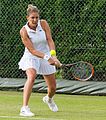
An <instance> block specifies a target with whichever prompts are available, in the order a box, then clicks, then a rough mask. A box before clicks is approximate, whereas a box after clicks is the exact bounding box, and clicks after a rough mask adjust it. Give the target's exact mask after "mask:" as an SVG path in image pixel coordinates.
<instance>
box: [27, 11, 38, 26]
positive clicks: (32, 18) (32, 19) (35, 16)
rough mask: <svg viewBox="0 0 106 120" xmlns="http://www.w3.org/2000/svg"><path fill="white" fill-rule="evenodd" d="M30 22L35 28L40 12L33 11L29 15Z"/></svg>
mask: <svg viewBox="0 0 106 120" xmlns="http://www.w3.org/2000/svg"><path fill="white" fill-rule="evenodd" d="M27 20H28V24H29V26H30V27H31V28H35V27H36V26H37V24H38V20H39V13H38V12H32V13H31V14H30V15H29V16H27Z"/></svg>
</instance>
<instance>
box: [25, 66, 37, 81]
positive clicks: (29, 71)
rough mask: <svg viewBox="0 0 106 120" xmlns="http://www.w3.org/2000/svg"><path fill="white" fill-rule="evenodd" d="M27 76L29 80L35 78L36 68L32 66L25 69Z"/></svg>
mask: <svg viewBox="0 0 106 120" xmlns="http://www.w3.org/2000/svg"><path fill="white" fill-rule="evenodd" d="M26 75H27V78H28V79H30V80H34V79H35V78H36V70H35V69H33V68H29V69H27V70H26Z"/></svg>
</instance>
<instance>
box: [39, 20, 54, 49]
mask: <svg viewBox="0 0 106 120" xmlns="http://www.w3.org/2000/svg"><path fill="white" fill-rule="evenodd" d="M41 25H42V28H43V30H44V31H45V33H46V39H47V42H48V45H49V49H50V50H55V44H54V41H53V39H52V35H51V30H50V27H49V24H48V23H47V21H46V20H41Z"/></svg>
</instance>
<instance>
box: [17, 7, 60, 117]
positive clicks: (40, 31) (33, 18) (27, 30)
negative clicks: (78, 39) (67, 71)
mask: <svg viewBox="0 0 106 120" xmlns="http://www.w3.org/2000/svg"><path fill="white" fill-rule="evenodd" d="M20 35H21V38H22V42H23V44H24V46H25V51H24V54H23V56H22V58H21V60H20V62H19V69H22V70H23V71H26V76H27V81H26V83H25V85H24V90H23V106H22V108H21V110H20V115H21V116H34V113H32V112H31V111H30V108H29V106H28V101H29V98H30V95H31V92H32V87H33V84H34V81H35V78H36V75H37V74H41V75H43V77H44V79H45V81H46V84H47V86H48V93H47V95H46V96H45V97H43V102H44V103H46V104H47V105H48V106H49V108H50V110H52V111H53V112H56V111H58V107H57V105H56V104H55V102H54V101H53V96H54V95H55V91H56V80H55V72H56V68H55V66H60V62H59V60H58V59H57V58H56V51H55V44H54V42H53V39H52V36H51V30H50V27H49V25H48V23H47V21H46V20H40V19H39V10H38V8H37V7H36V6H33V5H28V8H27V23H26V25H24V26H23V27H22V28H21V30H20Z"/></svg>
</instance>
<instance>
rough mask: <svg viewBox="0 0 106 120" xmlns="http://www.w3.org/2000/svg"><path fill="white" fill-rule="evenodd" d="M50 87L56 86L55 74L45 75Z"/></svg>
mask: <svg viewBox="0 0 106 120" xmlns="http://www.w3.org/2000/svg"><path fill="white" fill-rule="evenodd" d="M43 77H44V79H45V81H46V83H47V85H48V87H56V79H55V74H54V73H53V74H50V75H43Z"/></svg>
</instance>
